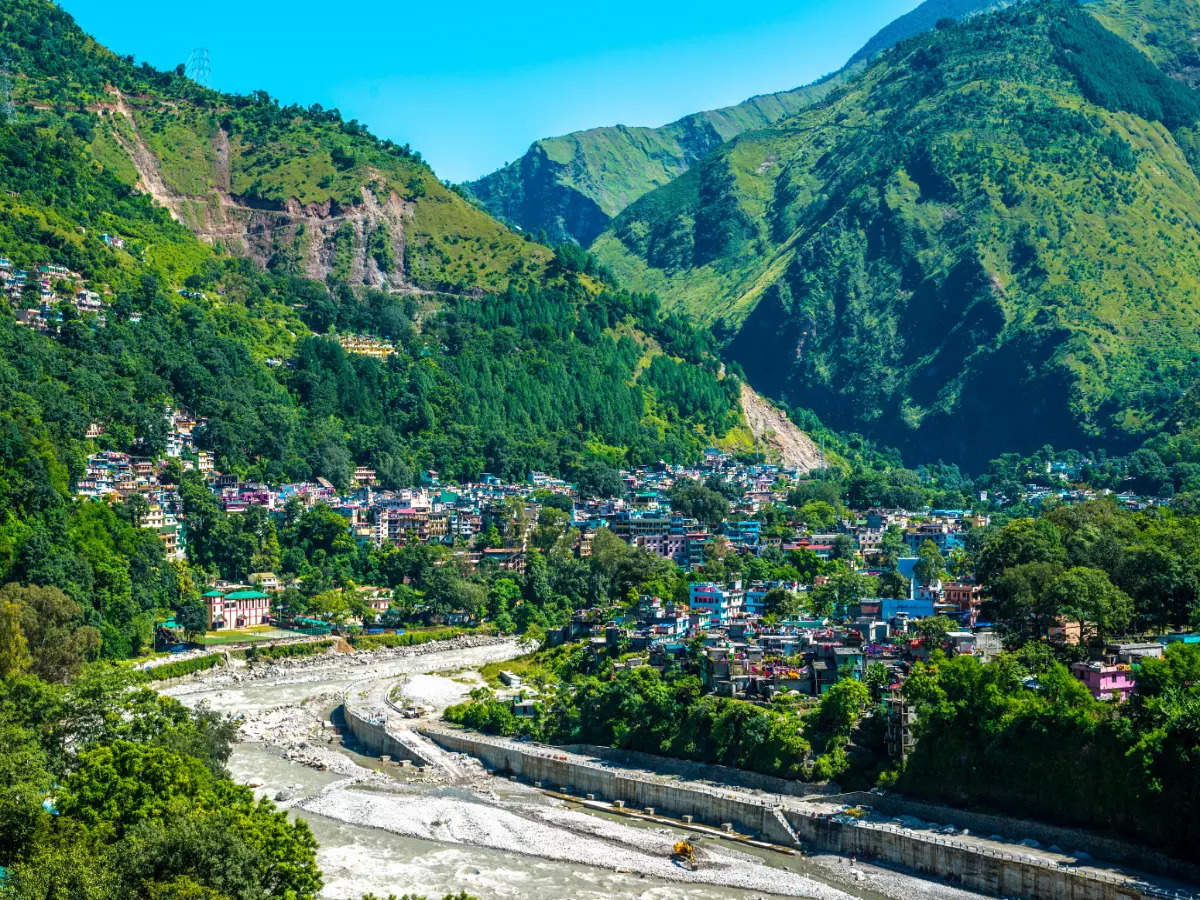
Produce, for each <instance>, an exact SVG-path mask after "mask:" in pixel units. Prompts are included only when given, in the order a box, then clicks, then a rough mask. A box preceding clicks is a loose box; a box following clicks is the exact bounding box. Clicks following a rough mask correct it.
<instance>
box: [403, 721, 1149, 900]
mask: <svg viewBox="0 0 1200 900" xmlns="http://www.w3.org/2000/svg"><path fill="white" fill-rule="evenodd" d="M420 730H421V733H422V734H424V735H425V736H426V737H428V738H430V739H431V740H432V741H434V742H435V743H436V744H438V745H439V746H441V747H442V748H444V749H446V750H449V751H452V752H455V753H467V754H469V755H471V756H474V757H476V758H478V759H481V760H483V762H484V763H486V764H487V765H488V766H489V767H491V768H493V769H495V770H496V771H497V772H502V773H512V774H514V775H518V776H521V777H523V778H526V779H529V780H531V781H539V782H542V783H543V784H545V786H547V787H551V788H555V789H562V788H564V787H566V788H569V789H570V791H571V792H573V793H576V794H595V795H596V796H597V798H600V799H603V800H610V801H615V800H622V801H624V802H625V803H626V804H627V805H629V806H630V807H633V808H645V807H653V808H654V809H655V811H656V812H660V813H663V814H666V815H671V816H685V815H690V816H692V817H694V818H695V820H696V821H697V822H701V823H704V824H708V825H720V824H722V823H725V822H731V823H733V824H734V825H735V826H736V827H737V828H738V829H739V830H742V831H746V832H751V833H755V834H759V835H761V836H762V837H764V838H765V839H767V840H771V841H775V842H777V843H780V844H785V845H791V844H793V843H794V840H795V838H799V839H800V840H801V841H802V842H804V843H807V844H810V845H812V846H814V847H817V848H820V849H823V850H832V851H835V852H838V853H842V854H845V855H847V856H858V857H861V858H863V859H868V858H869V859H874V860H879V861H884V862H886V863H890V864H893V865H900V866H905V867H907V868H910V869H913V870H915V871H918V872H922V873H924V874H927V875H931V876H934V877H938V878H945V877H947V876H950V877H953V878H954V879H955V881H956V883H958V884H960V885H962V886H963V887H966V888H970V889H973V890H977V891H982V892H984V893H989V894H993V895H997V896H1005V897H1034V898H1042V897H1046V898H1055V900H1137V898H1141V897H1153V896H1159V895H1156V894H1153V893H1142V892H1141V891H1139V890H1137V889H1136V888H1135V887H1134V886H1133V885H1131V884H1130V883H1129V882H1126V881H1121V880H1118V879H1116V878H1112V879H1108V878H1106V877H1104V876H1097V875H1095V874H1091V873H1080V872H1075V871H1072V870H1070V869H1063V868H1060V867H1058V866H1055V865H1052V864H1050V863H1049V862H1043V861H1038V860H1035V859H1031V858H1029V857H1019V856H1013V855H1007V854H1004V853H1000V852H994V851H991V850H988V849H985V848H983V847H980V846H978V845H972V844H969V843H965V842H956V841H954V840H953V839H951V838H943V837H940V836H937V835H932V834H931V835H921V834H913V833H912V832H909V831H900V830H898V829H895V828H892V827H890V826H886V825H868V824H863V823H856V824H850V823H843V822H839V821H836V820H835V819H833V818H832V817H831V816H829V815H826V814H824V813H818V812H807V811H802V810H799V809H795V808H792V806H794V804H795V802H796V801H792V806H788V807H780V806H779V805H777V804H776V803H774V802H773V801H770V800H767V801H761V800H759V799H757V798H755V797H752V796H747V795H745V794H742V793H740V792H739V793H727V792H722V791H721V790H720V789H719V788H710V787H707V786H703V785H695V784H689V783H687V782H680V781H675V780H672V781H666V782H658V781H654V780H651V779H649V778H645V777H638V776H634V775H628V774H624V773H622V772H621V771H620V770H619V769H613V768H606V767H603V766H600V765H596V764H593V763H588V762H581V761H578V760H576V759H569V758H567V757H566V756H564V755H563V754H562V753H561V752H556V750H555V748H552V747H545V746H539V745H527V746H526V745H522V744H520V743H517V742H513V741H508V740H504V739H500V738H493V737H489V736H487V735H480V734H475V733H474V732H460V731H452V730H448V729H441V728H422V729H420ZM863 796H864V797H869V798H874V799H878V798H876V797H875V795H873V794H868V795H863ZM863 802H870V801H868V800H865V799H864V800H863Z"/></svg>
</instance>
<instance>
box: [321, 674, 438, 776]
mask: <svg viewBox="0 0 1200 900" xmlns="http://www.w3.org/2000/svg"><path fill="white" fill-rule="evenodd" d="M357 687H358V685H357V684H352V685H350V687H348V688H347V689H346V692H345V694H344V695H343V698H342V715H343V717H344V718H345V720H346V728H347V729H349V731H350V733H351V734H352V735H354V738H355V740H357V741H358V742H359V743H360V744H362V745H363V746H364V747H365V748H367V749H368V750H370V751H371V752H372V753H377V754H379V755H380V756H390V757H392V759H407V760H411V761H412V762H415V763H418V764H420V765H422V766H426V765H432V761H431V760H429V759H427V758H426V757H425V756H424V755H423V754H422V753H421V752H420V748H419V747H417V746H413V745H410V744H406V743H405V742H404V741H402V740H401V739H400V738H398V737H397V736H396V735H394V734H392V733H391V732H389V731H388V727H387V718H386V716H382V715H379V714H378V711H374V712H373V711H371V710H362V709H356V708H355V703H354V701H353V696H352V695H353V693H354V691H355V689H356V688H357Z"/></svg>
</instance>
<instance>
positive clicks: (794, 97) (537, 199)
mask: <svg viewBox="0 0 1200 900" xmlns="http://www.w3.org/2000/svg"><path fill="white" fill-rule="evenodd" d="M999 5H1007V4H1006V2H1005V0H926V2H924V3H922V4H921V5H920V6H919V7H918V8H917V9H916V10H914V11H913V12H911V13H909V14H907V15H905V16H901V17H900V18H899V19H897V20H896V21H895V22H893V23H891V24H890V25H888V26H887V27H886V28H884V29H883V30H882V31H880V32H879V33H878V34H877V35H875V37H873V38H872V39H871V41H870V42H869V43H868V44H867V45H866V46H865V47H863V48H862V49H861V50H860V51H859V52H858V53H856V54H855V55H854V56H853V57H852V58H851V60H850V61H849V62H848V63H847V64H846V66H844V67H843V68H842V69H840V70H839V71H837V72H836V73H834V74H832V75H830V76H828V77H826V78H822V79H820V80H818V81H815V82H813V83H812V84H809V85H805V86H803V87H798V88H795V89H793V90H790V91H781V92H779V93H774V94H763V95H760V96H757V97H751V98H750V99H749V100H746V101H745V102H744V103H739V104H738V105H736V106H729V107H725V108H724V109H717V110H711V111H708V112H700V113H694V114H693V115H690V116H685V117H684V118H682V119H680V120H678V121H677V122H672V123H670V124H668V125H663V126H661V127H658V128H631V127H627V126H625V125H614V126H611V127H605V128H593V129H590V130H588V131H576V132H572V133H571V134H567V135H563V136H561V137H552V138H545V139H542V140H538V141H535V142H534V143H533V145H532V146H531V147H530V148H529V150H528V151H526V153H525V154H524V155H523V156H522V157H521V158H520V159H518V160H516V161H515V162H512V163H509V164H507V165H505V166H504V167H503V168H501V169H499V170H497V171H496V172H493V173H491V174H490V175H485V176H484V177H482V178H480V179H478V180H476V181H472V182H468V183H467V184H466V185H465V187H466V188H467V190H468V191H470V192H471V194H473V195H474V196H475V197H477V198H478V199H479V202H480V203H482V204H483V206H484V208H485V209H487V210H488V211H489V212H491V213H492V214H493V215H494V216H496V218H498V219H500V220H501V221H504V222H510V223H512V224H513V225H517V226H519V227H521V228H522V229H524V230H525V231H527V232H529V233H531V234H537V233H539V232H545V233H546V235H547V238H548V240H549V241H550V242H551V243H555V244H557V243H560V242H561V241H564V240H574V241H576V242H578V243H580V244H583V245H587V244H588V243H590V242H591V241H592V240H593V239H594V238H595V237H596V235H598V234H599V233H600V231H601V230H603V229H604V227H605V226H606V225H607V224H608V222H609V221H610V220H611V219H612V218H613V217H614V216H616V215H618V214H619V213H620V212H621V211H622V210H623V209H625V207H627V206H628V205H629V204H630V203H632V202H633V201H635V200H637V199H638V198H639V197H641V196H643V195H644V194H646V193H647V192H649V191H651V190H653V189H654V188H656V187H659V186H661V185H664V184H667V183H668V182H670V181H671V180H672V179H674V178H676V177H677V176H679V175H682V174H683V173H684V172H686V171H687V170H688V169H690V168H691V167H692V166H693V165H695V164H696V163H697V162H698V161H699V160H701V159H703V158H704V157H705V156H707V155H708V154H709V153H711V152H712V151H714V150H716V149H717V148H718V147H719V146H720V145H721V144H723V143H725V142H726V141H728V140H730V139H732V138H734V137H736V136H737V135H739V134H743V133H744V132H747V131H753V130H755V129H759V128H765V127H768V126H770V125H772V124H774V123H775V122H778V121H779V120H780V119H783V118H785V117H787V116H789V115H792V114H794V113H796V112H799V111H800V110H802V109H804V108H806V107H808V106H811V105H812V104H814V103H819V102H820V101H821V100H822V99H824V98H825V97H826V96H827V95H828V94H829V93H830V92H831V91H833V90H834V89H836V88H837V87H839V86H840V85H843V84H845V83H847V82H849V81H851V80H852V79H853V78H854V77H855V76H856V75H857V74H858V73H859V72H860V71H862V69H863V68H864V67H865V65H866V62H867V61H868V60H870V59H872V58H873V57H875V56H876V55H877V54H878V53H880V52H881V51H883V50H885V49H887V48H888V47H891V46H892V45H894V44H896V43H897V42H899V41H901V40H904V39H905V38H907V37H911V36H912V35H914V34H919V33H920V32H922V31H924V30H926V29H928V28H932V27H933V25H934V23H935V22H937V21H938V20H939V19H941V18H945V17H947V16H948V17H952V18H963V17H965V16H969V15H972V14H974V13H977V12H979V11H980V10H983V9H990V8H993V7H996V6H999Z"/></svg>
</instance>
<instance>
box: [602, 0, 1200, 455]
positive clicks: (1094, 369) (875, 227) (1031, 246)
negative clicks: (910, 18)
mask: <svg viewBox="0 0 1200 900" xmlns="http://www.w3.org/2000/svg"><path fill="white" fill-rule="evenodd" d="M1175 6H1177V5H1176V4H1170V3H1166V2H1163V3H1160V4H1146V5H1137V6H1135V4H1133V3H1131V2H1121V0H1101V2H1098V3H1095V4H1088V5H1087V6H1082V7H1080V6H1076V5H1074V4H1064V3H1037V4H1031V5H1026V6H1018V7H1014V8H1012V9H1009V10H1006V11H1002V12H997V13H994V14H991V15H986V16H979V17H973V18H971V19H970V20H968V21H967V22H965V23H963V24H959V25H954V26H949V27H939V28H937V29H935V30H934V31H933V32H930V33H927V34H925V35H922V36H920V37H917V38H913V39H911V40H909V41H906V42H904V43H901V44H900V45H898V46H896V47H895V48H893V49H891V50H889V51H887V52H886V53H884V54H883V55H882V56H881V57H880V58H879V59H878V60H877V61H876V62H875V63H874V64H873V65H872V66H871V67H870V68H869V69H868V70H867V71H866V72H865V73H864V74H863V75H862V76H860V77H859V78H858V79H857V80H855V81H854V82H853V83H852V84H850V85H848V86H845V87H844V88H842V89H839V90H838V91H837V92H835V93H834V94H833V95H831V96H830V97H829V98H827V100H826V101H825V102H823V103H822V104H820V105H819V106H816V107H813V108H811V109H809V110H805V111H804V112H802V113H800V114H798V115H797V116H794V117H792V118H789V119H787V120H785V121H783V122H781V123H779V124H778V125H777V126H775V127H773V128H769V129H764V130H760V131H757V132H752V133H748V134H745V135H742V136H740V137H738V138H737V139H735V140H733V141H731V142H730V143H728V144H726V145H724V146H723V147H722V148H721V149H720V150H718V151H716V152H715V153H713V154H712V155H710V156H709V157H707V158H706V159H705V160H704V162H703V163H702V164H700V165H699V166H696V167H694V168H693V169H692V170H690V171H689V172H688V173H686V174H685V175H683V176H681V177H680V178H678V179H676V180H675V181H673V182H672V183H670V184H668V185H666V186H664V187H662V188H660V189H658V190H656V191H654V192H652V193H650V194H648V195H647V196H645V197H643V198H642V199H641V200H639V201H638V202H636V203H635V204H633V205H632V206H631V207H629V209H627V210H626V211H625V212H624V213H622V214H621V216H619V217H618V218H617V219H616V220H615V221H614V222H613V224H612V225H611V226H610V228H609V229H608V230H607V231H606V232H605V233H604V234H602V235H601V236H600V237H599V238H598V239H597V241H596V242H595V243H594V245H593V248H592V249H593V252H594V253H595V254H596V255H597V256H598V257H599V258H600V259H601V260H602V261H603V262H604V263H605V264H606V265H608V266H609V267H611V268H612V269H613V270H614V272H615V273H616V274H617V276H618V277H620V278H622V279H624V280H625V281H626V283H628V284H631V285H633V286H635V287H636V288H638V289H644V290H653V291H657V292H658V293H659V295H660V296H661V297H663V298H664V303H665V304H666V305H668V307H669V308H672V309H678V310H684V311H686V312H687V313H689V314H692V315H695V316H697V317H699V318H701V319H702V320H704V321H707V322H709V323H712V324H713V325H714V327H715V329H716V331H717V332H718V333H719V334H720V335H721V336H722V338H723V339H724V341H725V342H726V349H727V355H728V357H729V358H730V359H732V360H734V361H737V362H739V363H740V364H741V365H742V366H743V367H744V369H745V372H746V373H747V375H748V376H749V379H750V381H751V383H752V384H754V385H755V386H756V387H757V388H758V389H760V390H762V391H763V392H764V393H766V394H768V395H769V396H773V397H776V398H781V399H783V400H785V401H786V402H787V403H788V404H789V405H790V406H792V407H806V408H811V409H812V410H814V411H815V412H816V413H817V414H818V415H819V416H821V417H822V419H824V420H826V421H828V422H829V423H830V424H831V425H833V426H834V427H837V428H843V429H853V430H857V431H861V432H863V433H865V434H868V435H870V436H872V437H875V438H877V439H880V440H882V441H884V442H885V443H889V444H892V445H895V446H900V447H902V448H903V449H904V450H905V451H906V452H908V453H909V454H910V455H913V456H924V457H928V456H929V455H930V454H931V453H936V454H937V455H941V456H943V457H945V458H947V459H951V458H952V459H954V460H956V461H959V462H967V463H970V464H981V463H982V462H983V461H985V460H986V459H988V458H989V457H991V456H994V455H996V453H997V452H1000V451H1002V450H1007V449H1030V448H1032V447H1035V446H1040V445H1042V444H1045V443H1052V444H1054V445H1056V446H1108V447H1112V448H1120V447H1127V446H1131V445H1132V444H1133V443H1135V442H1136V441H1137V440H1139V439H1141V438H1144V437H1145V436H1146V435H1147V434H1150V433H1153V432H1154V431H1155V430H1156V429H1157V428H1158V427H1159V426H1160V425H1161V424H1162V422H1163V420H1164V416H1165V415H1166V414H1167V412H1168V411H1169V409H1170V407H1171V405H1172V404H1173V403H1174V402H1175V401H1176V400H1177V399H1178V397H1179V396H1180V395H1181V394H1182V392H1183V390H1184V389H1186V387H1187V386H1188V385H1189V384H1190V383H1191V382H1192V381H1193V379H1195V378H1196V376H1197V375H1198V374H1200V335H1198V333H1197V328H1198V326H1200V305H1198V302H1197V296H1198V293H1197V290H1198V289H1200V239H1198V236H1197V224H1200V180H1198V179H1197V175H1196V171H1195V169H1194V165H1195V164H1196V162H1197V161H1198V160H1200V156H1198V154H1197V150H1198V145H1197V142H1196V141H1197V131H1196V123H1197V120H1198V119H1200V98H1198V96H1197V94H1196V93H1195V92H1194V91H1192V90H1191V89H1190V88H1189V87H1188V86H1187V85H1186V83H1185V82H1184V81H1183V80H1180V79H1178V78H1174V77H1171V75H1170V74H1168V73H1167V72H1166V71H1164V70H1163V69H1160V68H1158V67H1157V66H1156V65H1155V64H1154V63H1153V62H1152V60H1151V59H1150V58H1149V57H1148V56H1147V55H1146V54H1145V53H1143V52H1142V50H1141V49H1139V47H1137V46H1135V45H1133V44H1130V43H1129V42H1127V41H1126V40H1124V39H1122V38H1121V37H1120V36H1118V35H1117V34H1115V33H1113V32H1111V31H1109V30H1107V29H1106V28H1104V27H1103V25H1102V24H1101V23H1102V22H1105V21H1109V22H1111V21H1124V22H1126V23H1129V22H1133V21H1139V22H1141V23H1142V24H1141V25H1139V30H1138V33H1139V34H1144V31H1143V30H1141V29H1145V28H1149V27H1150V26H1151V25H1154V27H1159V28H1160V32H1161V33H1163V34H1176V33H1178V34H1183V33H1184V31H1185V26H1184V25H1183V24H1181V22H1180V19H1179V18H1177V17H1176V16H1174V15H1164V16H1163V18H1162V19H1160V20H1159V24H1155V22H1153V21H1150V20H1146V19H1145V18H1144V16H1145V14H1146V12H1147V11H1148V10H1149V9H1151V8H1154V9H1161V10H1168V11H1169V10H1171V9H1174V7H1175ZM1179 6H1180V8H1182V7H1183V5H1179ZM1138 9H1141V12H1140V13H1138V12H1137V10H1138ZM1187 13H1188V15H1189V16H1192V17H1194V10H1187ZM943 25H945V23H943ZM1165 43H1167V42H1166V41H1162V42H1160V45H1159V46H1160V47H1161V46H1162V45H1163V44H1165ZM1173 43H1174V45H1175V46H1176V47H1179V46H1180V45H1181V43H1182V42H1180V41H1178V40H1173ZM1174 58H1180V59H1182V58H1183V56H1182V53H1181V52H1180V51H1178V50H1177V51H1175V53H1174V54H1173V55H1172V59H1174ZM1172 74H1174V73H1172Z"/></svg>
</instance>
